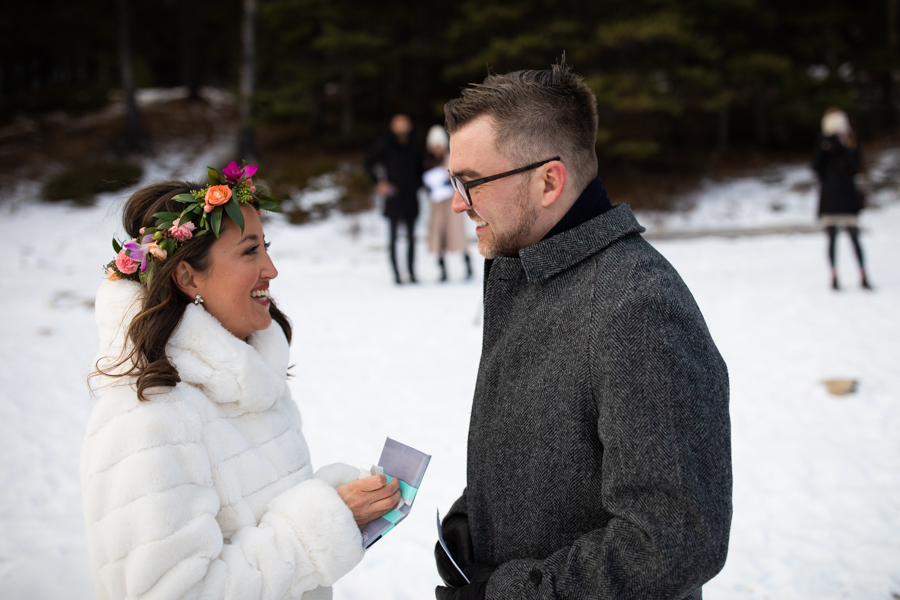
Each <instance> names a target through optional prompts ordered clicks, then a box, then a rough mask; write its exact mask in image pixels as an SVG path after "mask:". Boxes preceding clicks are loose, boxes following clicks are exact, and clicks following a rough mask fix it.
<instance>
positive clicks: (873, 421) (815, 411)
mask: <svg viewBox="0 0 900 600" xmlns="http://www.w3.org/2000/svg"><path fill="white" fill-rule="evenodd" d="M213 150H215V149H213ZM213 150H211V151H210V153H209V154H208V155H206V156H199V157H191V158H190V159H188V157H185V156H177V155H168V156H164V157H163V158H161V159H156V160H154V161H152V162H148V163H147V164H146V165H145V166H146V167H147V175H146V177H145V183H148V182H150V181H153V180H158V179H160V178H164V177H173V176H177V177H187V176H190V175H194V176H195V177H196V178H198V179H199V178H201V177H202V175H203V173H204V169H203V167H204V166H205V164H207V163H208V162H209V163H212V162H213V160H215V156H216V154H215V152H214V151H213ZM219 150H221V149H219ZM879 161H881V162H879V163H878V164H880V165H882V166H883V168H884V169H887V168H891V167H892V165H896V164H897V163H898V162H900V153H898V152H897V151H892V152H886V153H884V154H882V155H881V156H880V157H879ZM876 162H877V161H876ZM803 181H807V182H809V181H812V178H811V174H810V173H809V171H808V170H807V169H806V168H805V167H803V166H796V165H785V166H783V167H778V168H777V169H774V170H770V171H767V172H764V173H761V174H759V175H758V176H755V177H746V178H741V179H733V180H727V181H720V182H708V183H706V184H705V185H704V187H703V188H702V189H701V190H700V191H699V192H698V193H697V194H695V195H694V197H693V198H692V199H686V200H685V201H686V202H689V204H690V205H692V208H691V209H690V210H689V211H688V212H687V213H685V214H684V215H681V214H676V215H662V214H641V215H639V219H641V220H642V221H644V222H647V223H649V224H650V225H651V226H652V231H660V230H680V231H683V230H687V229H691V230H710V229H727V228H733V227H759V226H768V225H773V224H774V225H795V224H796V225H802V224H806V225H809V224H811V223H812V222H813V218H812V213H813V211H814V199H815V190H814V189H812V188H809V189H804V186H802V185H801V186H797V185H796V184H797V183H798V182H803ZM36 189H37V188H36V186H34V185H31V186H29V185H25V184H23V185H21V186H19V187H18V188H17V190H16V192H15V194H16V195H15V197H14V198H13V199H8V200H7V201H6V202H5V203H4V204H3V205H2V206H0V217H2V225H0V228H2V229H0V231H2V235H0V252H2V253H3V255H4V256H6V257H7V258H8V260H5V261H4V262H3V263H2V265H0V286H2V289H4V290H7V293H6V294H4V295H3V297H2V299H0V310H2V312H3V314H5V315H6V318H4V319H3V320H2V323H0V364H2V365H3V367H2V369H0V390H2V392H0V439H2V440H3V446H4V451H3V454H2V456H0V598H34V599H43V598H48V599H49V598H54V599H58V598H76V599H80V598H89V597H91V595H92V593H93V588H92V584H91V581H90V575H89V573H88V569H87V557H86V551H85V541H84V533H83V524H82V516H81V499H80V487H79V482H78V454H79V449H80V445H81V439H82V436H83V433H84V429H85V425H86V421H87V418H88V414H89V412H90V410H91V406H92V399H91V397H90V395H89V393H88V388H87V385H86V384H85V375H86V374H87V373H88V371H89V370H90V367H91V361H92V358H93V356H94V353H95V351H96V347H97V343H98V338H97V334H96V331H95V326H94V322H93V297H94V293H95V291H96V288H97V286H98V285H99V282H100V276H101V270H100V265H101V264H104V263H105V262H106V261H108V260H109V259H110V257H111V255H112V254H111V253H112V249H111V247H110V245H109V240H110V238H111V237H112V236H113V235H114V234H118V235H120V236H121V235H122V234H121V231H120V230H119V225H118V218H119V210H120V207H121V204H120V200H121V198H120V197H117V196H113V195H106V196H103V197H101V198H100V199H99V202H98V204H97V205H96V206H94V207H91V208H78V207H75V206H70V205H65V204H63V205H50V204H44V203H40V202H37V201H36V200H35V198H34V195H35V193H36V192H35V190H36ZM792 190H793V191H792ZM876 196H877V197H876V198H874V200H875V201H876V203H877V204H878V205H880V208H878V209H873V210H870V211H867V212H866V213H865V214H864V216H863V222H862V224H863V227H864V231H865V234H864V236H863V244H864V248H865V251H866V254H867V259H868V261H869V267H870V269H869V271H870V275H871V279H872V282H873V284H874V285H875V287H876V290H875V292H874V293H869V292H864V291H862V290H860V289H859V288H858V281H857V274H856V268H855V259H854V257H853V255H852V253H851V252H850V245H849V241H848V240H847V239H846V238H845V237H842V238H841V239H840V243H841V246H840V255H839V263H840V271H841V276H842V282H843V283H844V290H843V291H841V292H838V293H835V292H833V291H831V290H830V289H829V288H828V283H829V281H828V271H827V268H826V263H825V240H824V236H823V235H821V234H819V235H809V234H782V235H769V236H760V237H742V238H736V239H724V238H720V237H705V238H700V239H687V240H677V241H655V242H654V244H655V245H656V246H657V248H659V250H660V251H661V252H662V253H663V254H664V255H665V256H666V257H667V258H668V259H669V260H670V261H671V262H672V263H673V264H674V265H675V267H676V268H677V269H678V270H679V272H680V273H681V274H682V276H683V277H684V279H685V281H686V282H687V284H688V286H689V287H690V288H691V290H692V291H693V293H694V295H695V297H696V298H697V302H698V303H699V305H700V307H701V309H702V310H703V313H704V315H705V317H706V319H707V322H708V325H709V328H710V331H711V332H712V335H713V337H714V339H715V340H716V342H717V344H718V346H719V348H720V350H721V352H722V354H723V356H724V357H725V360H726V362H727V364H728V366H729V371H730V374H731V389H732V404H731V407H732V426H733V449H734V475H735V486H734V506H735V510H734V523H733V527H732V534H731V545H730V552H729V557H728V562H727V564H726V566H725V568H724V570H723V571H722V573H721V574H719V575H718V576H717V577H716V578H715V579H713V580H712V581H711V582H710V583H709V584H707V585H706V586H705V589H704V596H705V597H706V598H709V599H713V600H715V599H732V598H737V599H763V598H773V599H774V598H777V599H779V600H780V599H787V600H790V599H805V598H817V599H838V598H872V599H878V598H884V599H888V598H891V593H892V592H893V593H900V518H898V514H900V511H898V507H900V436H898V435H897V431H898V430H900V369H898V368H897V365H898V362H900V342H898V340H900V319H898V318H897V310H898V309H897V307H898V306H900V202H898V197H897V190H896V189H893V190H892V189H884V190H882V191H881V192H879V193H878V194H877V195H876ZM773 203H778V204H780V205H781V208H780V209H778V210H773V209H772V205H773ZM424 226H425V223H424V220H423V221H421V222H420V231H421V232H422V233H423V234H424ZM266 232H267V237H268V238H269V240H270V241H272V242H273V246H272V248H271V252H272V255H273V259H274V261H275V264H276V265H277V267H278V269H279V271H280V275H279V277H278V279H277V280H276V281H275V282H274V283H273V287H272V289H273V295H275V296H276V297H277V298H278V300H279V302H280V305H281V306H282V307H283V308H284V309H285V311H286V312H287V313H288V314H289V315H290V316H291V318H292V319H293V321H294V325H295V338H294V339H295V341H294V344H293V346H292V360H293V364H294V367H293V369H292V373H293V375H294V377H293V378H292V379H291V380H290V381H291V383H290V385H291V387H292V390H293V393H294V396H295V398H296V399H297V402H298V404H299V406H300V410H301V413H302V414H303V416H304V431H305V433H306V436H307V440H308V442H309V444H310V447H311V449H312V453H313V460H314V463H315V464H316V465H323V464H326V463H329V462H333V461H344V462H349V463H351V464H355V465H360V466H363V465H369V464H371V463H373V462H375V461H376V460H377V458H378V455H379V452H380V450H381V446H382V444H383V442H384V438H385V437H386V436H391V437H393V438H395V439H398V440H400V441H402V442H404V443H406V444H409V445H412V446H414V447H416V448H419V449H421V450H423V451H425V452H427V453H429V454H431V455H433V459H432V462H431V466H430V468H429V470H428V473H427V474H426V476H425V480H424V483H423V485H422V487H421V490H420V492H419V495H418V497H417V499H416V503H415V506H414V508H413V511H412V514H411V516H410V517H409V518H408V519H407V520H406V521H405V522H404V523H403V524H402V525H401V526H399V527H397V528H396V529H394V530H393V531H392V532H390V534H389V535H388V536H387V537H385V538H384V539H383V540H381V541H379V542H378V543H377V544H376V545H375V546H374V547H373V548H372V549H371V550H370V551H369V552H368V555H367V556H366V559H365V560H364V561H363V563H362V564H361V565H360V566H359V567H358V568H357V569H356V570H354V571H353V572H352V573H350V574H349V575H348V576H346V577H345V578H343V579H342V580H340V581H339V582H338V583H337V585H336V586H335V598H336V599H337V600H354V599H361V598H369V597H379V598H396V599H406V598H409V599H421V598H429V597H433V593H432V589H433V587H434V586H435V585H437V584H438V583H439V579H438V577H437V574H436V572H435V569H434V566H433V558H432V552H433V546H434V542H435V539H436V536H435V531H434V511H435V509H436V508H440V509H441V511H442V512H446V511H447V509H448V508H449V507H450V505H451V504H452V502H453V501H454V500H455V498H456V497H457V496H458V494H459V493H460V492H461V491H462V488H463V486H464V485H465V453H466V431H467V426H468V419H469V409H470V403H471V397H472V393H473V389H474V383H475V375H476V372H477V368H478V361H479V353H480V343H481V330H480V310H479V305H480V297H481V279H480V277H481V261H479V260H475V261H474V263H475V265H476V277H475V278H474V279H473V280H472V281H469V282H465V281H463V267H462V262H461V260H460V259H458V257H454V256H450V257H448V263H449V267H450V276H451V281H450V282H448V283H446V284H440V283H436V280H437V267H436V265H435V264H434V260H433V258H432V257H431V256H430V255H428V254H427V253H426V252H425V245H424V235H421V236H420V242H419V244H418V252H419V254H418V265H419V269H418V271H419V272H418V273H417V274H418V276H419V279H420V281H421V282H422V283H420V284H419V285H417V286H400V287H397V286H395V285H394V284H393V283H392V277H391V275H390V273H389V268H388V265H387V258H386V251H385V240H386V238H387V231H386V224H385V223H384V222H383V220H382V219H381V217H379V216H378V215H377V214H376V213H374V212H373V213H366V214H363V215H358V216H355V217H343V216H334V217H332V218H330V219H327V220H325V221H321V222H317V223H313V224H309V225H304V226H301V227H297V226H291V225H289V224H287V223H286V222H285V221H283V220H281V219H280V218H273V219H270V220H268V221H267V222H266ZM401 244H402V242H401ZM401 247H402V246H401ZM472 253H473V257H475V256H476V254H475V249H474V247H473V248H472ZM403 254H404V251H403V250H401V255H403ZM12 292H15V293H12ZM836 377H852V378H855V379H858V380H859V382H860V385H859V389H858V392H857V393H855V394H852V395H848V396H843V397H836V396H830V395H828V394H827V393H826V391H825V387H824V386H823V385H822V384H821V383H820V382H821V380H823V379H826V378H836ZM375 590H377V591H375Z"/></svg>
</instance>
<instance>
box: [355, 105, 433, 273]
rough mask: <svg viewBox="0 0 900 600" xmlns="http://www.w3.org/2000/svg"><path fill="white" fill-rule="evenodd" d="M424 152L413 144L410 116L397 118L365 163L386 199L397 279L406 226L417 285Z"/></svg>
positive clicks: (410, 266)
mask: <svg viewBox="0 0 900 600" xmlns="http://www.w3.org/2000/svg"><path fill="white" fill-rule="evenodd" d="M422 159H423V156H422V152H421V150H419V148H418V147H417V146H416V144H415V143H414V142H413V125H412V121H411V120H410V118H409V117H408V116H406V115H402V114H398V115H394V117H393V118H392V119H391V125H390V130H389V131H388V133H387V135H385V137H384V138H383V139H382V140H381V141H380V142H379V143H378V145H376V146H375V147H374V148H373V149H372V151H371V152H370V153H369V155H368V156H367V157H366V160H365V167H366V172H367V173H368V174H369V178H370V179H371V180H372V183H373V184H375V186H376V188H375V189H376V192H377V193H378V194H379V195H380V196H382V197H383V198H384V216H385V217H387V219H388V221H389V222H390V257H391V267H392V268H393V270H394V280H395V281H396V282H397V283H398V284H399V283H402V280H401V278H400V270H399V269H398V267H397V230H398V229H399V227H400V224H401V223H403V224H404V225H405V226H406V240H407V244H408V246H407V254H406V264H407V268H408V269H409V281H410V283H416V274H415V257H416V238H415V227H416V219H417V218H418V217H419V198H418V191H419V188H421V187H422V170H423V169H422V164H423V163H422Z"/></svg>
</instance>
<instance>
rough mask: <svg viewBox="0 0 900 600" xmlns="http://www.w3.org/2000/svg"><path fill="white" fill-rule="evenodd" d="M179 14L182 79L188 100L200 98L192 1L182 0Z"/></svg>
mask: <svg viewBox="0 0 900 600" xmlns="http://www.w3.org/2000/svg"><path fill="white" fill-rule="evenodd" d="M180 13H181V14H180V16H181V69H182V73H181V75H182V81H183V82H184V85H185V87H187V90H188V100H191V101H195V100H199V99H200V69H199V68H198V64H197V59H198V57H197V40H196V36H195V34H194V28H195V27H196V24H197V19H196V18H195V13H196V10H195V9H194V3H193V2H184V3H183V4H182V6H181V10H180Z"/></svg>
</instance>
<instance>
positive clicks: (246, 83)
mask: <svg viewBox="0 0 900 600" xmlns="http://www.w3.org/2000/svg"><path fill="white" fill-rule="evenodd" d="M243 2H244V19H243V42H244V43H243V47H244V52H243V61H242V64H241V90H240V91H241V133H240V138H239V140H238V157H240V158H242V159H245V160H250V159H253V158H255V157H256V131H255V129H254V126H253V93H254V91H255V89H254V88H255V86H256V0H243Z"/></svg>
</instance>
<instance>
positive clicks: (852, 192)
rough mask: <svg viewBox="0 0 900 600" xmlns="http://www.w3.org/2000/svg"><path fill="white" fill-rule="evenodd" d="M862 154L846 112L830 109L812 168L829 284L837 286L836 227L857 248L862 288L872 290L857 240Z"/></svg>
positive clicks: (824, 122) (825, 118) (838, 287)
mask: <svg viewBox="0 0 900 600" xmlns="http://www.w3.org/2000/svg"><path fill="white" fill-rule="evenodd" d="M861 163H862V157H861V155H860V152H859V148H858V147H857V144H856V138H855V136H854V135H853V130H852V129H851V128H850V122H849V120H848V119H847V115H846V114H845V113H844V111H842V110H841V109H839V108H834V107H832V108H829V109H828V110H827V111H825V116H824V117H822V135H821V137H820V138H819V143H818V144H817V145H816V151H815V155H814V156H813V169H814V170H815V171H816V174H817V175H818V177H819V183H820V184H821V185H822V189H821V193H820V196H819V224H820V225H822V227H824V228H825V232H826V234H827V235H828V260H829V263H830V265H831V287H832V288H834V289H835V290H837V289H840V285H839V283H838V274H837V266H836V262H835V246H836V241H837V232H838V229H839V228H843V229H846V230H847V233H848V234H849V235H850V239H851V241H852V242H853V248H854V249H855V250H856V258H857V260H858V261H859V272H860V279H861V282H862V287H863V288H864V289H867V290H871V289H872V286H870V285H869V280H868V278H867V277H866V268H865V263H864V262H863V251H862V246H861V245H860V243H859V211H860V210H861V209H862V195H861V194H860V191H859V190H858V189H857V188H856V184H855V183H854V182H853V178H854V176H855V175H856V174H857V173H859V169H860V165H861Z"/></svg>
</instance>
